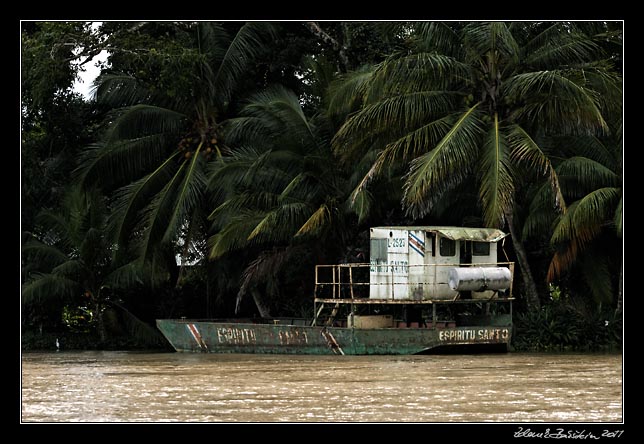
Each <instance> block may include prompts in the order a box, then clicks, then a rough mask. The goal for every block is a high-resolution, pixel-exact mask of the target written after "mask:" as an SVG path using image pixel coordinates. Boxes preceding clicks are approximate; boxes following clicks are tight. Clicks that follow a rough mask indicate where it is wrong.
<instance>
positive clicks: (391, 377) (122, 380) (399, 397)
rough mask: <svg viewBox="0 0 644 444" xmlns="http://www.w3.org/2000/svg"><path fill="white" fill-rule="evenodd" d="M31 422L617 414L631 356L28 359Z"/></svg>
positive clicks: (612, 418) (569, 418) (25, 379)
mask: <svg viewBox="0 0 644 444" xmlns="http://www.w3.org/2000/svg"><path fill="white" fill-rule="evenodd" d="M21 371H22V380H21V393H22V396H21V409H22V412H21V419H22V422H23V423H31V422H54V423H58V422H251V423H252V422H263V423H264V422H298V423H299V422H423V423H425V422H447V423H452V422H519V423H521V422H530V423H533V422H620V421H622V417H623V403H622V401H623V392H622V356H621V355H618V354H532V353H507V354H489V355H454V356H449V355H445V356H431V355H429V356H299V355H226V354H188V353H137V352H111V351H110V352H107V351H106V352H101V351H98V352H57V353H24V354H23V355H22V368H21Z"/></svg>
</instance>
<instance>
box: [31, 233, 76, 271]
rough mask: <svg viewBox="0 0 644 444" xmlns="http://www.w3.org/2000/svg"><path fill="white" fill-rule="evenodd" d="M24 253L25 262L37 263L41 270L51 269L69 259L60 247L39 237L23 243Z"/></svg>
mask: <svg viewBox="0 0 644 444" xmlns="http://www.w3.org/2000/svg"><path fill="white" fill-rule="evenodd" d="M22 255H23V258H24V259H23V260H24V262H28V263H30V264H34V265H36V264H37V266H38V269H40V270H51V269H52V268H53V267H55V266H57V265H60V264H62V263H63V262H65V261H67V260H68V259H69V257H68V256H67V254H65V253H64V252H63V251H61V250H60V249H59V248H57V247H55V246H53V245H48V244H45V243H43V242H41V241H39V240H37V239H30V240H29V241H28V242H26V243H24V244H23V245H22Z"/></svg>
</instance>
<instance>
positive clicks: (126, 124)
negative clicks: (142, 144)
mask: <svg viewBox="0 0 644 444" xmlns="http://www.w3.org/2000/svg"><path fill="white" fill-rule="evenodd" d="M186 125H187V116H186V115H185V114H183V113H180V112H177V111H173V110H171V109H167V108H162V107H160V106H153V105H142V104H140V105H134V106H131V107H127V108H123V109H121V110H120V113H119V116H118V117H117V118H116V119H115V120H114V121H113V122H112V123H111V125H110V127H109V130H108V131H107V134H106V138H105V141H106V143H107V144H108V145H109V144H113V143H116V142H119V141H124V140H131V139H140V138H142V137H144V136H147V135H156V134H164V135H168V136H170V135H172V134H174V135H176V136H177V138H178V136H179V135H180V134H181V132H182V131H185V129H186Z"/></svg>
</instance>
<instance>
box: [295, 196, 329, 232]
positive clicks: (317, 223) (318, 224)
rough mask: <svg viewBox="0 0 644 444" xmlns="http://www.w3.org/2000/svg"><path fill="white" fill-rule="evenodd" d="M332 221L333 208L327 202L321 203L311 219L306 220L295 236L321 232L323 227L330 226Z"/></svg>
mask: <svg viewBox="0 0 644 444" xmlns="http://www.w3.org/2000/svg"><path fill="white" fill-rule="evenodd" d="M330 223H331V210H330V209H329V207H328V206H327V204H322V205H320V208H318V209H317V210H316V211H315V212H314V213H313V214H312V215H311V217H309V219H308V220H307V221H306V222H304V225H302V226H301V227H300V229H299V230H297V233H295V236H296V237H297V236H303V235H307V234H316V233H319V232H320V230H321V229H323V228H325V227H328V226H329V224H330Z"/></svg>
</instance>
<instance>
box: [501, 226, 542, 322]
mask: <svg viewBox="0 0 644 444" xmlns="http://www.w3.org/2000/svg"><path fill="white" fill-rule="evenodd" d="M507 221H508V227H509V228H510V236H512V245H513V246H514V251H515V252H516V254H517V260H518V262H519V268H520V269H521V276H522V277H523V282H524V283H525V290H526V295H525V296H526V302H527V304H528V308H529V309H530V310H539V308H540V307H541V303H540V302H539V293H538V292H537V285H536V284H535V283H534V278H533V277H532V272H531V271H530V264H529V263H528V255H527V253H526V251H525V248H524V247H523V242H522V241H521V238H520V237H519V236H518V234H517V232H516V229H515V228H516V227H515V226H514V218H513V217H512V216H511V215H508V216H507Z"/></svg>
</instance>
